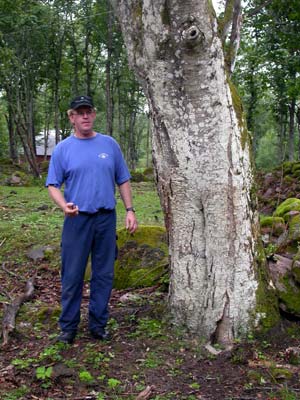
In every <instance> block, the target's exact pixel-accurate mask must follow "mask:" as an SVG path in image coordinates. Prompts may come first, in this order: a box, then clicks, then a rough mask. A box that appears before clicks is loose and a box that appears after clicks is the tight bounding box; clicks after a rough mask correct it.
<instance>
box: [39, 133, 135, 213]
mask: <svg viewBox="0 0 300 400" xmlns="http://www.w3.org/2000/svg"><path fill="white" fill-rule="evenodd" d="M129 179H130V173H129V171H128V168H127V165H126V163H125V160H124V158H123V155H122V152H121V149H120V147H119V145H118V143H117V142H116V141H115V140H114V139H113V138H112V137H111V136H107V135H102V134H100V133H97V134H96V136H93V137H92V138H89V139H79V138H77V137H76V136H69V137H68V138H67V139H65V140H63V141H62V142H60V143H58V144H57V146H56V147H55V149H54V151H53V153H52V157H51V161H50V165H49V171H48V176H47V180H46V186H49V185H53V186H55V187H57V188H60V187H61V186H62V184H64V185H65V187H64V196H65V199H66V201H67V202H72V203H74V204H76V205H77V206H78V208H79V211H84V212H88V213H94V212H97V210H98V209H99V208H105V209H109V210H112V209H114V207H115V204H116V200H115V183H116V184H117V185H121V184H122V183H124V182H126V181H128V180H129Z"/></svg>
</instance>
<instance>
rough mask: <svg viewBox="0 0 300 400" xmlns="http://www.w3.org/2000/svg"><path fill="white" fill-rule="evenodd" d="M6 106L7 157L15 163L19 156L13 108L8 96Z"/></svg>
mask: <svg viewBox="0 0 300 400" xmlns="http://www.w3.org/2000/svg"><path fill="white" fill-rule="evenodd" d="M7 103H8V104H7V108H8V115H7V117H6V122H7V127H8V135H9V158H10V159H11V160H12V161H13V162H15V163H17V162H18V159H19V156H18V149H17V135H16V131H15V125H14V118H13V110H12V107H11V103H10V100H9V97H8V101H7Z"/></svg>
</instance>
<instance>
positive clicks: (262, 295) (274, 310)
mask: <svg viewBox="0 0 300 400" xmlns="http://www.w3.org/2000/svg"><path fill="white" fill-rule="evenodd" d="M255 263H256V274H257V280H258V287H257V291H256V309H255V316H254V318H256V320H257V316H258V317H259V324H258V328H259V330H260V331H262V332H266V331H268V330H269V329H270V328H272V327H274V326H275V325H276V324H278V322H279V321H280V314H279V307H278V298H277V295H276V291H275V290H274V289H273V288H272V287H270V285H269V282H270V277H269V273H268V269H267V263H266V257H265V252H264V248H263V245H262V243H261V242H260V241H257V244H256V259H255Z"/></svg>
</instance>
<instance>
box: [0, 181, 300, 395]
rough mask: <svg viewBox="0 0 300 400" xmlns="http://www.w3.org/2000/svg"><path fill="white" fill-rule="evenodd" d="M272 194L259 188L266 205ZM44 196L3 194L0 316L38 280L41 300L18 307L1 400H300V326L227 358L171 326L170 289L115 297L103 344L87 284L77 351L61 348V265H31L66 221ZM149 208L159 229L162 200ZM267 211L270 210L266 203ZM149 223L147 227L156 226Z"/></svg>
mask: <svg viewBox="0 0 300 400" xmlns="http://www.w3.org/2000/svg"><path fill="white" fill-rule="evenodd" d="M264 179H265V178H264V177H262V180H261V182H263V181H264ZM275 186H276V183H275V181H274V187H275ZM152 189H153V187H152V186H151V188H150V186H149V185H144V186H143V185H139V184H136V185H134V193H135V200H136V202H137V203H138V202H139V199H138V196H139V194H138V193H140V194H141V196H143V195H144V198H145V190H148V191H149V192H150V191H151V190H152ZM265 189H266V188H264V189H260V197H261V199H262V198H263V193H264V192H265ZM274 190H275V189H274ZM277 193H278V191H277ZM294 195H296V194H294ZM41 196H45V194H44V191H42V189H33V188H12V187H6V188H4V187H3V188H2V189H1V190H0V218H1V221H2V222H1V224H2V223H3V224H2V228H1V227H0V235H1V236H0V252H1V253H2V254H1V253H0V254H1V258H0V264H2V265H0V301H1V308H0V317H1V316H3V311H4V310H3V309H4V303H5V302H9V301H10V298H15V297H16V296H17V295H18V294H20V293H22V292H23V291H24V286H25V283H26V281H27V280H28V279H30V278H32V277H34V286H35V290H34V294H33V298H32V299H30V300H29V301H26V302H25V303H24V304H23V305H22V306H21V308H20V312H19V314H18V315H17V319H16V329H15V330H14V332H13V333H11V334H10V336H9V342H8V344H6V345H5V346H2V347H0V399H1V400H17V399H24V400H29V399H33V400H35V399H40V400H59V399H72V400H104V399H105V400H121V399H125V400H147V399H148V400H197V399H201V400H257V399H264V400H267V399H269V400H276V399H278V400H279V399H283V400H294V399H300V365H299V358H298V357H295V358H293V359H291V357H290V350H291V348H293V349H298V350H299V349H300V323H299V321H287V320H282V321H281V323H280V324H279V325H278V326H277V327H275V328H274V329H272V331H271V332H268V334H265V335H254V334H253V335H249V336H248V337H247V338H246V339H245V341H243V342H236V343H234V345H233V347H232V349H230V350H227V351H226V350H223V349H221V348H220V347H218V346H215V347H214V348H212V349H211V348H207V347H206V343H205V342H203V341H201V340H199V339H198V340H196V339H193V338H191V337H189V336H187V335H186V334H185V333H184V332H183V331H181V330H180V329H178V328H176V327H174V326H171V325H170V321H169V320H168V317H167V315H168V313H167V309H166V304H167V291H166V288H165V286H164V285H158V286H156V287H152V288H141V289H137V290H134V291H132V290H122V291H119V290H114V291H113V294H112V297H111V302H110V316H111V318H110V322H109V329H110V332H111V334H112V338H111V340H110V341H108V342H99V341H95V340H94V339H92V338H90V336H89V333H88V331H87V304H88V298H89V288H88V285H87V284H86V285H85V288H84V296H83V304H82V308H81V309H82V315H81V324H80V329H79V332H78V336H77V337H76V340H75V342H74V344H72V345H62V344H58V343H56V341H55V338H56V336H57V334H58V332H59V331H58V325H57V321H58V315H59V310H60V306H59V297H60V276H59V261H58V259H57V260H56V261H55V262H53V260H47V259H42V260H36V261H32V260H31V261H29V260H28V258H26V257H25V252H26V249H28V248H29V247H30V246H29V245H30V243H32V242H35V241H37V240H38V243H41V244H45V242H44V241H45V240H46V239H47V241H48V243H54V242H55V240H56V242H55V243H54V244H55V246H58V237H59V232H60V225H61V216H60V214H59V213H57V212H56V210H54V209H53V208H51V205H50V203H49V202H48V200H46V196H45V197H42V199H41ZM146 196H150V193H147V194H146ZM153 196H156V194H155V192H154V191H153ZM148 200H149V201H150V203H151V204H152V207H153V208H152V209H151V212H149V213H148V214H147V215H148V217H149V215H150V214H151V215H152V217H153V221H154V222H155V221H156V222H157V220H159V219H160V218H161V214H160V213H159V212H158V210H157V207H158V202H157V200H156V199H154V198H153V199H152V200H150V198H149V199H148ZM141 201H142V200H141ZM261 207H262V208H264V209H267V208H268V202H267V200H265V201H262V202H261ZM270 210H271V206H269V209H268V211H269V212H270ZM25 215H26V217H25ZM152 217H151V218H152ZM26 218H27V219H26ZM145 218H146V215H145ZM151 218H150V217H149V218H148V219H147V218H146V222H147V223H148V222H149V223H152V221H151ZM45 220H47V221H50V223H49V222H48V223H46V222H45ZM35 229H36V232H35ZM44 235H45V236H44ZM57 257H58V255H57ZM299 351H300V350H299Z"/></svg>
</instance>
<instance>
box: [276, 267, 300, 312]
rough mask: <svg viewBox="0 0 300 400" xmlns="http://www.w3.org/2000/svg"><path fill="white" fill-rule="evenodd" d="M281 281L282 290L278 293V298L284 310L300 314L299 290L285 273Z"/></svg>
mask: <svg viewBox="0 0 300 400" xmlns="http://www.w3.org/2000/svg"><path fill="white" fill-rule="evenodd" d="M281 283H282V284H283V285H284V288H285V289H284V290H282V291H280V292H279V293H278V296H279V300H280V301H281V302H282V303H283V304H284V306H285V310H286V312H288V313H289V314H292V315H297V316H300V290H299V288H298V287H297V286H296V285H295V284H294V283H293V282H292V280H291V278H290V277H289V276H287V275H285V276H283V277H282V279H281Z"/></svg>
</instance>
